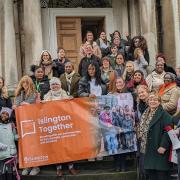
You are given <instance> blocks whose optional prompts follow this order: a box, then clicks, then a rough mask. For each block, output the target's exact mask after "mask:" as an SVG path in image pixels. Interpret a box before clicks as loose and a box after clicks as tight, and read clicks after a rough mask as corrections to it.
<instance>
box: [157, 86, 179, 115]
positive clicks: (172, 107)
mask: <svg viewBox="0 0 180 180" xmlns="http://www.w3.org/2000/svg"><path fill="white" fill-rule="evenodd" d="M179 98H180V88H179V87H177V86H176V85H174V86H171V87H169V88H167V89H165V90H164V94H163V95H161V104H162V106H163V109H164V110H166V111H167V112H168V113H170V114H171V115H173V114H175V113H176V110H177V104H178V99H179Z"/></svg>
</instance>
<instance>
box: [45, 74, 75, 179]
mask: <svg viewBox="0 0 180 180" xmlns="http://www.w3.org/2000/svg"><path fill="white" fill-rule="evenodd" d="M50 88H51V89H50V91H49V92H48V93H47V94H46V95H45V96H44V101H53V100H62V99H69V98H70V96H68V95H67V93H66V91H64V90H63V89H62V88H61V81H60V80H59V78H56V77H53V78H52V79H51V80H50ZM56 168H57V175H58V176H60V177H61V176H62V175H63V171H62V164H58V165H57V166H56ZM68 168H69V172H70V173H71V174H72V175H75V174H77V171H76V170H75V169H74V165H73V163H68Z"/></svg>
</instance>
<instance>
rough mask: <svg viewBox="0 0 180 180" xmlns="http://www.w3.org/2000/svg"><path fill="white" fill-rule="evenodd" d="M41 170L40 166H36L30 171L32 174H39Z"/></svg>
mask: <svg viewBox="0 0 180 180" xmlns="http://www.w3.org/2000/svg"><path fill="white" fill-rule="evenodd" d="M39 172H40V168H39V167H34V168H32V170H31V172H30V173H29V175H30V176H36V175H37V174H39Z"/></svg>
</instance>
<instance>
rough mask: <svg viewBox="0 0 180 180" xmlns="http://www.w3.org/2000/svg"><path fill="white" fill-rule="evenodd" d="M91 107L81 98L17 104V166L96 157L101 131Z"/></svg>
mask: <svg viewBox="0 0 180 180" xmlns="http://www.w3.org/2000/svg"><path fill="white" fill-rule="evenodd" d="M92 110H93V106H92V104H91V103H90V102H89V100H88V99H84V98H78V99H72V100H62V101H52V102H45V103H41V104H33V105H24V106H20V107H18V108H17V109H16V120H17V128H18V134H19V165H20V168H26V167H35V166H42V165H48V164H58V163H63V162H69V161H75V160H81V159H87V158H93V157H96V155H97V154H98V151H99V144H98V143H97V136H99V133H100V132H99V128H98V120H97V119H96V118H94V117H93V113H92V112H90V111H92Z"/></svg>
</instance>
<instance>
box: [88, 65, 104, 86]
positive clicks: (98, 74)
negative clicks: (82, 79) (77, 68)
mask: <svg viewBox="0 0 180 180" xmlns="http://www.w3.org/2000/svg"><path fill="white" fill-rule="evenodd" d="M89 67H94V68H95V79H96V81H95V83H96V85H100V84H101V71H100V68H99V66H98V64H97V63H91V64H89V65H88V68H89ZM88 68H87V72H86V79H87V80H88V81H91V77H90V76H89V73H88Z"/></svg>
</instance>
